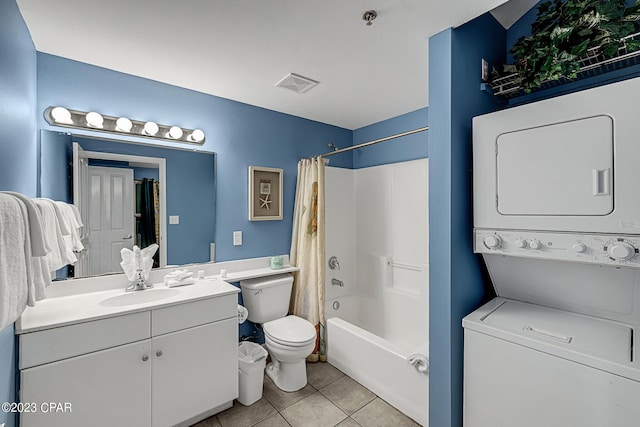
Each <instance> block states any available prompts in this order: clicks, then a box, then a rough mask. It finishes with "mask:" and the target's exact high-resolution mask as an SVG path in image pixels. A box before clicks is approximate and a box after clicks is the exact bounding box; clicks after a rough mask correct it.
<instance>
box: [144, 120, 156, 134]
mask: <svg viewBox="0 0 640 427" xmlns="http://www.w3.org/2000/svg"><path fill="white" fill-rule="evenodd" d="M159 130H160V128H159V127H158V125H157V124H156V123H154V122H147V123H145V124H144V133H145V134H147V135H155V134H156V133H158V131H159Z"/></svg>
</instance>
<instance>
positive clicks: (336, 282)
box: [331, 279, 344, 288]
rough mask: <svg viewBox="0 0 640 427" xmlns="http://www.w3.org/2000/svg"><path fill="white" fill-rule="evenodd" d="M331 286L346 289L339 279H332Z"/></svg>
mask: <svg viewBox="0 0 640 427" xmlns="http://www.w3.org/2000/svg"><path fill="white" fill-rule="evenodd" d="M331 284H332V285H333V286H340V287H341V288H342V287H344V282H343V281H342V280H338V279H331Z"/></svg>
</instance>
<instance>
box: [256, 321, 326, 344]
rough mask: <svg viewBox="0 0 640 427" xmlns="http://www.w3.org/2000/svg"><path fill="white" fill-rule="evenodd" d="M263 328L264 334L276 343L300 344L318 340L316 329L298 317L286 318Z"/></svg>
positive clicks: (266, 324)
mask: <svg viewBox="0 0 640 427" xmlns="http://www.w3.org/2000/svg"><path fill="white" fill-rule="evenodd" d="M262 326H263V329H264V333H265V334H267V335H269V336H270V337H271V338H273V339H274V340H275V341H280V342H290V343H300V342H306V341H310V340H312V339H314V340H315V338H316V328H314V327H313V325H312V324H311V323H310V322H308V321H307V320H305V319H303V318H301V317H298V316H286V317H282V318H280V319H276V320H272V321H271V322H267V323H265V324H264V325H262Z"/></svg>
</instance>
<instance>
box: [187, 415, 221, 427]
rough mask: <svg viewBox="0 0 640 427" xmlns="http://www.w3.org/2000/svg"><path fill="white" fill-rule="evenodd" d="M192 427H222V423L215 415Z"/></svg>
mask: <svg viewBox="0 0 640 427" xmlns="http://www.w3.org/2000/svg"><path fill="white" fill-rule="evenodd" d="M191 427H220V421H218V417H217V416H215V415H214V416H213V417H209V418H207V419H206V420H202V421H200V422H199V423H198V424H194V425H193V426H191Z"/></svg>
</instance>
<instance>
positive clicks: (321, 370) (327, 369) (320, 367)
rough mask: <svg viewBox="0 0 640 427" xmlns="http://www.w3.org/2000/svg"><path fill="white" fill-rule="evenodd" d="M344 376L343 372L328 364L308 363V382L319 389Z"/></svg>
mask: <svg viewBox="0 0 640 427" xmlns="http://www.w3.org/2000/svg"><path fill="white" fill-rule="evenodd" d="M343 376H344V373H343V372H342V371H340V370H338V369H337V368H335V367H333V366H332V365H330V364H329V363H327V362H317V363H307V382H308V383H309V384H311V385H312V386H313V387H315V388H317V389H321V388H322V387H324V386H326V385H328V384H330V383H332V382H334V381H335V380H337V379H338V378H341V377H343Z"/></svg>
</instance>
